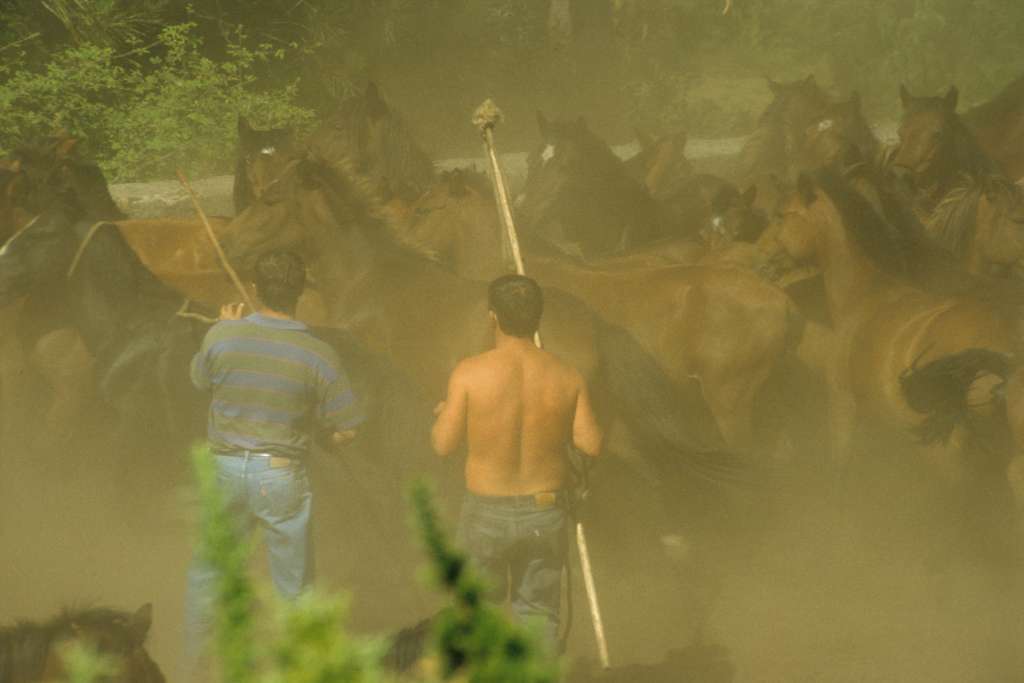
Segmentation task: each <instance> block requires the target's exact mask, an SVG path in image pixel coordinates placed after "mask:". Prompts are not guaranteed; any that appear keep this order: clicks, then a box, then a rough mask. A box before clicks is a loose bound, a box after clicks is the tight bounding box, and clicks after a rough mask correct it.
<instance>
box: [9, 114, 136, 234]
mask: <svg viewBox="0 0 1024 683" xmlns="http://www.w3.org/2000/svg"><path fill="white" fill-rule="evenodd" d="M79 147H80V144H79V139H78V138H75V137H72V136H70V135H68V134H67V133H66V132H61V133H58V134H56V135H54V136H51V137H48V138H44V139H43V140H41V141H39V142H37V143H35V144H32V145H24V146H22V147H19V148H17V149H16V150H15V151H14V158H15V159H17V160H19V161H20V162H21V165H22V169H23V170H24V172H25V175H26V178H27V181H28V183H27V185H28V192H29V193H30V200H29V201H31V202H32V203H34V204H36V205H37V206H39V207H45V206H48V205H50V204H51V203H52V202H53V198H54V197H59V198H60V199H61V201H63V202H64V203H65V204H66V205H67V207H68V208H69V209H70V210H72V211H73V212H75V213H76V217H80V218H84V219H89V220H112V221H113V220H121V219H123V218H125V217H126V216H125V214H124V213H123V212H122V211H121V209H120V208H119V207H118V206H117V203H116V202H115V201H114V199H113V197H111V196H110V188H109V187H108V185H107V179H106V177H105V176H104V175H103V171H102V170H101V169H100V167H99V166H97V165H96V164H95V163H94V162H92V161H90V160H88V159H86V158H84V157H83V156H82V155H81V154H80V152H79Z"/></svg>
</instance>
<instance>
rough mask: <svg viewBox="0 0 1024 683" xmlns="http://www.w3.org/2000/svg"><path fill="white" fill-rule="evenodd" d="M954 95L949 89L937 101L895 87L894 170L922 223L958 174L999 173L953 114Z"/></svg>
mask: <svg viewBox="0 0 1024 683" xmlns="http://www.w3.org/2000/svg"><path fill="white" fill-rule="evenodd" d="M958 98H959V93H958V91H957V89H956V87H955V86H954V87H950V89H949V90H948V91H947V92H946V94H945V95H943V96H941V97H915V96H913V95H911V94H910V92H909V91H908V90H907V88H906V87H905V86H900V100H901V102H902V103H903V118H902V120H901V121H900V129H899V136H900V140H899V146H898V148H897V149H896V152H895V154H894V155H893V156H892V159H891V164H892V168H893V171H894V172H896V173H899V174H901V175H904V176H906V177H907V179H908V180H909V182H910V183H911V185H912V187H913V191H914V194H915V198H916V199H915V201H916V204H917V206H916V210H917V211H918V214H919V215H920V216H921V217H922V218H923V219H924V218H926V217H927V216H929V215H930V214H931V213H932V211H934V210H935V207H936V206H938V204H939V202H940V201H941V200H942V198H943V197H945V196H946V194H947V193H948V192H949V191H950V190H951V189H953V188H954V187H956V186H957V185H958V184H960V182H961V178H962V176H963V175H968V176H972V177H987V176H991V175H995V174H997V173H998V172H999V169H998V167H997V165H996V164H995V162H993V161H992V159H991V158H989V156H988V155H987V154H986V153H985V151H984V150H983V149H982V148H981V146H980V145H979V144H978V141H977V139H975V137H974V134H973V133H971V131H970V129H968V127H967V126H966V125H965V124H964V122H963V120H962V119H961V118H960V116H958V115H957V113H956V105H957V100H958Z"/></svg>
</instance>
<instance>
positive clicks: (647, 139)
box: [633, 127, 654, 149]
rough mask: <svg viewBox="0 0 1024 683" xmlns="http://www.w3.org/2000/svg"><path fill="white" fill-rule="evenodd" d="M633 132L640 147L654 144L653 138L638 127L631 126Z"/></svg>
mask: <svg viewBox="0 0 1024 683" xmlns="http://www.w3.org/2000/svg"><path fill="white" fill-rule="evenodd" d="M633 134H634V135H636V141H637V142H639V143H640V149H649V148H650V146H651V145H652V144H654V138H652V137H651V136H650V135H648V134H647V133H645V132H643V131H642V130H640V128H639V127H634V128H633Z"/></svg>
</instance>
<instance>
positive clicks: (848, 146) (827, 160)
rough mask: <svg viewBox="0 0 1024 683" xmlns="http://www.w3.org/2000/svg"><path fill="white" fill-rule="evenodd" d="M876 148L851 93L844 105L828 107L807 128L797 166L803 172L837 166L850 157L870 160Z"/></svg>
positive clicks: (877, 144)
mask: <svg viewBox="0 0 1024 683" xmlns="http://www.w3.org/2000/svg"><path fill="white" fill-rule="evenodd" d="M878 146H879V142H878V138H876V137H875V134H874V133H873V132H872V131H871V127H870V126H869V125H868V123H867V120H866V119H865V118H864V113H863V111H862V109H861V99H860V94H859V93H857V92H854V93H853V94H852V95H851V96H850V98H849V99H848V100H846V101H843V102H836V103H832V104H829V105H828V107H827V108H826V110H825V111H824V112H823V113H822V115H821V117H820V118H819V119H817V120H816V121H813V122H812V123H811V124H810V125H809V126H808V127H807V129H806V131H805V133H804V139H803V146H802V147H801V149H800V153H799V155H798V164H799V166H800V167H801V168H805V169H813V168H820V167H822V166H839V165H841V164H843V163H845V161H846V160H847V159H848V158H849V157H850V155H851V153H855V154H857V155H858V156H860V157H861V158H862V159H873V158H874V157H875V156H876V155H877V153H878Z"/></svg>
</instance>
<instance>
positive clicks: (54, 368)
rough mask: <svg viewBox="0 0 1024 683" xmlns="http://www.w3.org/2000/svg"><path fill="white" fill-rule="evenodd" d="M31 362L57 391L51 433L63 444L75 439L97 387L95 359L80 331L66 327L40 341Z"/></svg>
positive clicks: (50, 414)
mask: <svg viewBox="0 0 1024 683" xmlns="http://www.w3.org/2000/svg"><path fill="white" fill-rule="evenodd" d="M30 361H31V363H32V365H33V367H34V368H36V369H37V370H38V371H39V373H40V374H41V375H42V376H43V378H44V380H45V381H46V382H47V384H49V386H50V387H51V389H52V390H53V400H52V402H51V404H50V408H49V410H48V411H47V415H46V429H47V433H48V434H49V435H51V437H52V438H54V439H55V440H56V441H57V442H58V443H63V442H65V441H67V440H68V439H69V438H70V437H71V434H72V432H73V431H74V428H75V422H76V420H77V418H78V417H79V416H80V415H81V412H82V406H83V404H84V401H85V398H86V396H87V394H88V392H89V391H90V388H91V386H92V384H93V363H94V361H93V358H92V356H91V355H90V354H89V352H88V350H87V349H86V348H85V344H84V343H83V342H82V338H81V336H79V334H78V332H77V331H76V330H73V329H71V328H62V329H58V330H53V331H52V332H48V333H46V334H44V335H43V336H42V337H40V338H39V339H38V340H37V341H36V344H35V347H34V348H33V349H32V352H31V356H30Z"/></svg>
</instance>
